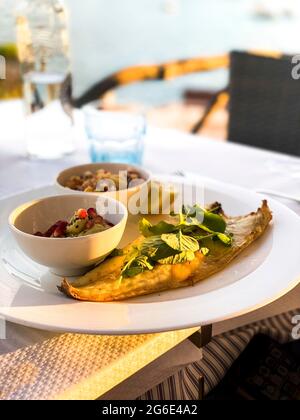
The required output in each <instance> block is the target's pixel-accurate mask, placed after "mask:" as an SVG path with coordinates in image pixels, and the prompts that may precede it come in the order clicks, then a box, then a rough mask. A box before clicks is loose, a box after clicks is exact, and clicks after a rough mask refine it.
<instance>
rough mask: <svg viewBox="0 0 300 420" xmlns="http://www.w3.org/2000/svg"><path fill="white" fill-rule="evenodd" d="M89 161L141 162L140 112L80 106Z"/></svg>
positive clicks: (143, 127) (143, 126)
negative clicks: (82, 109)
mask: <svg viewBox="0 0 300 420" xmlns="http://www.w3.org/2000/svg"><path fill="white" fill-rule="evenodd" d="M84 116H85V128H86V133H87V137H88V140H89V143H90V154H91V160H92V162H117V163H129V164H137V165H139V164H141V162H142V158H143V152H144V137H145V134H146V125H147V124H146V119H145V117H144V116H143V115H141V114H134V113H127V112H119V111H100V110H97V109H96V108H95V107H92V106H87V107H85V108H84Z"/></svg>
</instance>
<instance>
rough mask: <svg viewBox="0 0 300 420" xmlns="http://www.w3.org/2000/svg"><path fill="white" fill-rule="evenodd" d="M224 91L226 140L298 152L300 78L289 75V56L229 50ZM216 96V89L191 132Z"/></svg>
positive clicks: (215, 102) (206, 116) (208, 113)
mask: <svg viewBox="0 0 300 420" xmlns="http://www.w3.org/2000/svg"><path fill="white" fill-rule="evenodd" d="M226 92H227V93H228V94H229V124H228V139H229V141H232V142H237V143H242V144H246V145H251V146H255V147H260V148H264V149H269V150H274V151H278V152H282V153H288V154H292V155H297V156H300V81H299V80H294V79H293V77H292V57H290V56H283V55H279V54H271V55H261V54H251V53H247V52H238V51H234V52H232V53H231V55H230V82H229V87H228V88H227V89H226ZM223 93H224V92H223ZM219 98H220V94H219V93H218V94H217V95H216V96H215V97H214V98H213V99H212V101H211V104H210V105H209V107H208V108H207V110H206V112H205V114H204V116H203V117H202V118H201V120H200V121H199V122H198V123H197V124H196V125H195V127H194V129H193V132H194V133H196V132H199V131H200V130H201V129H202V128H203V127H204V125H205V124H206V123H207V121H208V119H209V117H210V116H211V114H212V113H213V112H214V110H215V108H216V107H218V102H219ZM223 102H224V101H223Z"/></svg>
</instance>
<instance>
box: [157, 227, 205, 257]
mask: <svg viewBox="0 0 300 420" xmlns="http://www.w3.org/2000/svg"><path fill="white" fill-rule="evenodd" d="M161 239H162V241H164V242H165V243H166V244H167V245H168V246H169V247H170V248H173V249H175V251H179V252H183V251H192V252H197V251H199V244H198V241H197V240H196V239H194V238H193V237H192V236H187V235H183V233H182V232H181V230H180V231H179V232H178V233H170V234H164V235H161Z"/></svg>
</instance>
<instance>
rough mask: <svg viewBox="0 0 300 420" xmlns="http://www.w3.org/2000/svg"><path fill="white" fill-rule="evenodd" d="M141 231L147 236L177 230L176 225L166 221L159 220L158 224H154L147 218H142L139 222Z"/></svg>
mask: <svg viewBox="0 0 300 420" xmlns="http://www.w3.org/2000/svg"><path fill="white" fill-rule="evenodd" d="M139 228H140V232H141V234H142V235H143V236H145V238H148V237H149V236H156V235H162V234H165V233H171V232H174V231H175V230H176V226H174V225H172V224H171V223H167V222H164V221H161V222H159V223H158V224H157V225H152V224H151V223H150V222H149V221H148V220H147V219H142V220H141V221H140V223H139Z"/></svg>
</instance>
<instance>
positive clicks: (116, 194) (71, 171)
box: [55, 163, 151, 206]
mask: <svg viewBox="0 0 300 420" xmlns="http://www.w3.org/2000/svg"><path fill="white" fill-rule="evenodd" d="M99 169H105V170H106V171H108V172H111V173H112V174H118V173H119V172H120V171H126V170H127V171H128V170H132V169H133V170H134V171H136V172H137V173H139V174H140V175H141V178H142V179H144V180H145V181H144V182H141V183H139V184H138V185H135V186H133V187H130V188H127V189H124V190H119V191H109V192H84V194H89V195H93V196H95V195H98V196H106V197H112V198H115V199H116V200H119V201H121V203H123V204H124V205H125V206H127V204H128V201H129V199H130V198H131V197H132V196H133V195H135V194H137V193H139V192H140V191H141V190H143V189H145V188H147V185H148V184H149V182H150V181H151V173H150V172H149V171H147V170H145V169H143V168H141V167H139V166H135V165H128V164H126V163H88V164H86V165H79V166H73V167H71V168H68V169H65V170H64V171H62V172H60V173H59V175H58V176H57V178H56V183H55V184H56V187H57V189H58V191H60V192H64V193H65V194H66V193H68V192H72V193H74V194H83V192H81V191H76V190H72V189H71V188H68V187H66V186H65V185H66V182H67V181H68V180H69V179H70V177H71V176H76V175H82V174H83V173H84V172H86V171H91V172H96V171H97V170H99Z"/></svg>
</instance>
